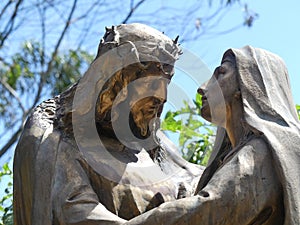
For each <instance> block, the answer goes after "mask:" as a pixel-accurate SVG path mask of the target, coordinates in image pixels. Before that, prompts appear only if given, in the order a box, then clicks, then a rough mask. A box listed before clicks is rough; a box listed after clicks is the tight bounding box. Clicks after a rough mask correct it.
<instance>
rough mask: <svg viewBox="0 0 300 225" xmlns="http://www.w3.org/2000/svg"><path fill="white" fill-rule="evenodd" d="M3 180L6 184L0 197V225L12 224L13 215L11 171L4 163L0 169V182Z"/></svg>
mask: <svg viewBox="0 0 300 225" xmlns="http://www.w3.org/2000/svg"><path fill="white" fill-rule="evenodd" d="M3 180H5V182H6V185H5V187H6V188H5V189H4V195H3V197H1V198H0V215H1V214H2V218H1V220H0V225H12V224H13V215H12V210H13V209H12V208H13V206H12V196H13V187H12V186H13V185H12V171H11V169H10V168H9V166H8V163H5V164H4V165H3V167H2V168H1V170H0V182H2V181H3Z"/></svg>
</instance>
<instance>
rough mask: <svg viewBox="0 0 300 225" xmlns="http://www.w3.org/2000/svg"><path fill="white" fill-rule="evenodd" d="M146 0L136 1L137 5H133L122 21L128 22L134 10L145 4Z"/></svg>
mask: <svg viewBox="0 0 300 225" xmlns="http://www.w3.org/2000/svg"><path fill="white" fill-rule="evenodd" d="M144 1H145V0H141V1H139V2H138V3H136V5H135V6H134V7H131V10H130V12H129V13H128V15H127V16H126V18H125V19H124V20H123V21H122V23H127V22H128V20H129V19H130V17H131V16H132V14H133V13H134V11H135V10H136V9H137V8H138V7H139V6H140V5H141V4H143V2H144Z"/></svg>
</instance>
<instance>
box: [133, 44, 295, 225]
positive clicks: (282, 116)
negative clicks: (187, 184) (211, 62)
mask: <svg viewBox="0 0 300 225" xmlns="http://www.w3.org/2000/svg"><path fill="white" fill-rule="evenodd" d="M198 92H199V93H200V94H201V95H202V103H203V105H202V109H201V114H202V116H203V117H204V118H205V119H207V120H208V121H211V122H213V123H215V124H217V125H218V127H219V128H218V131H217V136H216V140H215V145H214V150H213V152H212V155H211V158H210V161H209V164H208V166H207V168H206V170H205V171H204V173H203V175H202V177H201V179H200V182H199V184H198V187H197V190H196V193H195V196H193V197H189V198H185V199H180V200H177V201H176V202H170V203H164V204H162V205H161V206H160V207H158V208H157V209H154V210H152V211H150V212H147V213H146V214H145V215H142V216H144V221H145V218H147V223H143V224H151V223H152V224H154V222H155V221H159V219H158V218H159V217H162V216H164V217H165V218H169V219H168V223H164V224H201V225H206V224H211V225H218V224H222V225H246V224H247V225H250V224H251V225H253V224H255V225H260V224H264V225H277V224H278V225H279V224H284V225H296V224H299V223H300V123H299V120H298V116H297V113H296V110H295V105H294V103H293V99H292V94H291V90H290V84H289V77H288V72H287V69H286V66H285V64H284V62H283V60H282V59H281V58H279V57H278V56H277V55H275V54H273V53H270V52H268V51H266V50H263V49H258V48H253V47H251V46H246V47H244V48H241V49H229V50H227V51H226V52H225V53H224V55H223V58H222V62H221V65H220V66H219V67H217V68H216V69H215V71H214V73H213V76H212V78H211V79H210V80H209V81H208V82H207V83H205V84H204V85H202V86H201V87H200V88H199V89H198ZM140 221H142V220H138V219H137V218H136V220H135V221H132V224H139V223H140Z"/></svg>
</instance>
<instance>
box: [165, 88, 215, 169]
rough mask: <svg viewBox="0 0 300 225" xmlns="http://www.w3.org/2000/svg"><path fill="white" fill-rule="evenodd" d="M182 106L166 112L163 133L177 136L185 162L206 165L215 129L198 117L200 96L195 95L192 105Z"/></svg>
mask: <svg viewBox="0 0 300 225" xmlns="http://www.w3.org/2000/svg"><path fill="white" fill-rule="evenodd" d="M184 105H185V106H184V107H182V108H181V109H179V110H176V111H174V112H172V111H168V112H167V113H166V115H165V118H164V120H163V121H162V124H161V127H162V129H163V130H165V131H171V132H173V133H178V134H179V138H178V139H179V140H178V142H179V146H180V149H181V153H182V156H183V157H184V158H185V159H186V160H188V161H190V162H193V163H196V164H202V165H206V163H207V160H208V157H209V154H210V152H211V150H212V143H213V139H214V133H215V132H214V131H215V128H214V126H213V125H212V124H211V123H208V122H206V121H205V120H203V119H202V118H201V117H200V109H201V106H202V101H201V95H199V94H196V97H195V100H194V101H193V105H189V104H188V103H187V102H185V103H184Z"/></svg>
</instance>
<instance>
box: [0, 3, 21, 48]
mask: <svg viewBox="0 0 300 225" xmlns="http://www.w3.org/2000/svg"><path fill="white" fill-rule="evenodd" d="M22 1H23V0H19V1H18V2H17V4H16V7H15V10H14V12H13V14H12V16H11V18H10V19H9V21H8V23H7V25H6V27H5V29H4V32H2V34H1V37H0V48H1V47H2V46H3V45H4V42H5V40H6V39H7V38H8V36H9V34H10V33H11V31H12V30H13V28H14V22H15V19H16V16H17V13H18V10H19V7H20V5H21V3H22ZM3 34H4V35H3Z"/></svg>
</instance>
